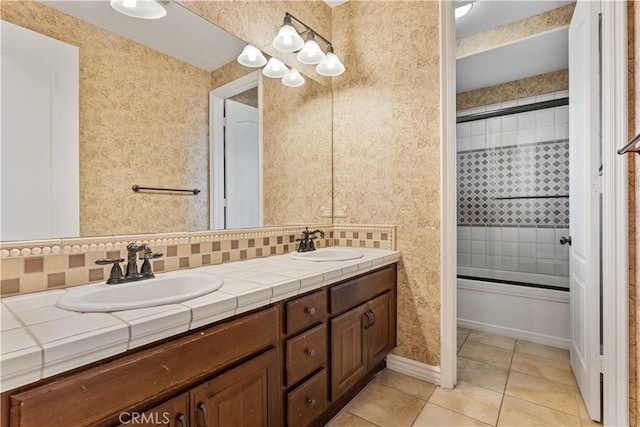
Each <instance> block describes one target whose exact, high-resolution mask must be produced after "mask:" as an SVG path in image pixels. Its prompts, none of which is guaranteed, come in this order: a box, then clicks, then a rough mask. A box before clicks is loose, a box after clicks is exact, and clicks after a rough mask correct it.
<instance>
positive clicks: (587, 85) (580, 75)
mask: <svg viewBox="0 0 640 427" xmlns="http://www.w3.org/2000/svg"><path fill="white" fill-rule="evenodd" d="M599 7H600V6H599V2H597V1H587V0H580V1H578V3H577V5H576V9H575V12H574V14H573V19H572V20H571V25H570V26H569V144H570V145H569V147H570V148H569V188H570V190H569V192H570V214H569V215H570V219H569V223H570V228H571V251H570V254H571V255H570V287H571V288H570V301H571V367H572V369H573V373H574V375H575V377H576V380H577V382H578V386H579V387H580V392H581V393H582V396H583V398H584V401H585V403H586V405H587V409H588V410H589V414H590V415H591V418H593V419H594V420H597V421H600V418H601V413H600V412H601V411H600V372H601V360H602V358H601V356H600V255H599V251H600V249H599V248H600V242H599V230H600V205H599V203H600V202H599V198H600V197H599V189H598V188H599V185H598V184H599V177H598V169H599V167H600V155H599V150H600V148H599V147H600V141H599V136H600V103H599V98H600V71H599V56H600V53H599V43H598V40H599V29H598V27H599V25H598V13H599Z"/></svg>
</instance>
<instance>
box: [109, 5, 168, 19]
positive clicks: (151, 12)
mask: <svg viewBox="0 0 640 427" xmlns="http://www.w3.org/2000/svg"><path fill="white" fill-rule="evenodd" d="M111 7H112V8H114V9H115V10H117V11H118V12H120V13H122V14H124V15H127V16H131V17H133V18H140V19H160V18H164V17H165V16H167V10H166V9H165V8H164V6H162V5H161V4H160V3H158V2H157V1H155V0H111Z"/></svg>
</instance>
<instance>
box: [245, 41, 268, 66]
mask: <svg viewBox="0 0 640 427" xmlns="http://www.w3.org/2000/svg"><path fill="white" fill-rule="evenodd" d="M238 62H239V63H240V64H242V65H244V66H245V67H252V68H257V67H262V66H263V65H264V64H266V63H267V58H265V57H264V55H263V54H262V52H261V51H260V49H258V48H257V47H255V46H252V45H250V44H248V45H246V46H245V47H244V49H242V53H241V54H240V55H239V56H238Z"/></svg>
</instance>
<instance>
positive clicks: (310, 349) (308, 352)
mask: <svg viewBox="0 0 640 427" xmlns="http://www.w3.org/2000/svg"><path fill="white" fill-rule="evenodd" d="M306 353H307V354H308V355H309V356H315V355H316V351H315V350H314V349H312V348H309V349H307V350H306Z"/></svg>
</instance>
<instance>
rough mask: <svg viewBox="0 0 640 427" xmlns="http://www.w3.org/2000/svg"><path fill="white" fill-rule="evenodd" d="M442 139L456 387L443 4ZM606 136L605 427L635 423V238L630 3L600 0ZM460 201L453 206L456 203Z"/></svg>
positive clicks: (448, 39) (449, 350)
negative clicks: (626, 147)
mask: <svg viewBox="0 0 640 427" xmlns="http://www.w3.org/2000/svg"><path fill="white" fill-rule="evenodd" d="M439 5H440V7H439V9H440V89H441V98H440V114H441V121H440V124H441V126H440V137H441V149H440V157H441V187H440V188H441V197H440V201H441V220H442V222H441V239H442V242H441V262H440V267H441V279H440V280H441V287H440V299H441V312H440V321H441V324H440V336H441V343H440V346H441V347H440V365H441V366H440V369H441V379H440V380H441V385H442V387H445V388H450V387H452V386H453V385H454V384H455V383H456V374H457V372H456V351H455V348H456V330H457V329H456V322H457V319H456V304H457V296H456V291H457V280H456V263H455V259H456V255H455V252H456V228H455V221H453V220H452V219H453V218H456V204H455V186H456V173H455V170H456V157H455V144H456V139H455V120H456V114H455V102H456V93H455V81H456V73H455V68H456V67H455V18H454V14H453V4H452V2H448V1H446V0H440V2H439ZM602 43H603V48H602V63H603V69H602V79H603V86H602V91H603V93H602V102H603V117H602V134H603V145H604V147H603V150H604V154H603V164H604V176H603V204H604V209H603V233H604V238H603V254H604V258H603V269H602V270H603V271H602V275H603V287H604V288H603V294H604V295H603V315H602V321H603V329H604V330H605V331H608V333H607V334H606V335H605V337H604V338H605V339H604V343H603V352H604V356H603V366H602V370H603V372H604V374H605V376H606V378H607V381H605V383H604V390H603V400H604V407H603V417H604V418H603V419H604V420H605V425H626V424H628V422H629V374H628V366H629V360H628V348H629V336H628V318H629V313H628V310H629V308H628V307H629V306H628V304H629V276H628V275H629V272H628V267H629V260H628V255H629V241H628V239H629V235H628V200H627V188H628V184H627V168H628V167H627V157H626V156H618V155H617V154H616V150H617V149H618V148H619V147H620V146H622V144H624V142H625V141H626V138H627V12H626V2H607V1H603V2H602ZM452 198H453V199H454V200H453V202H452V200H451V199H452Z"/></svg>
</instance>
